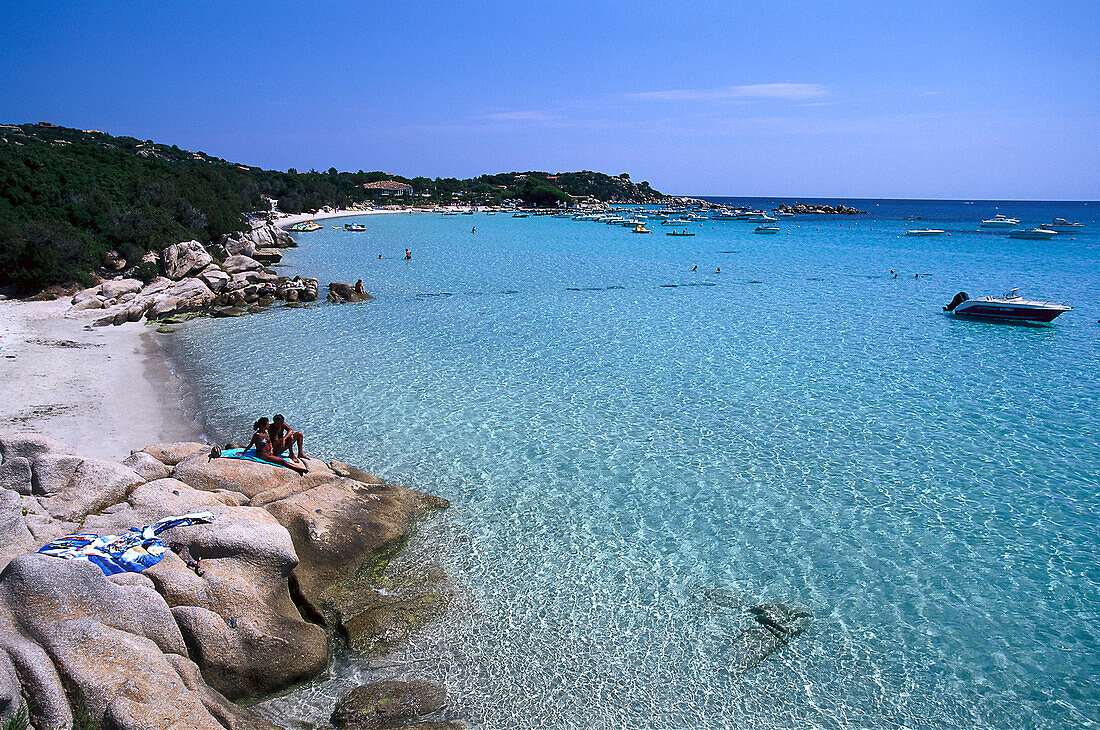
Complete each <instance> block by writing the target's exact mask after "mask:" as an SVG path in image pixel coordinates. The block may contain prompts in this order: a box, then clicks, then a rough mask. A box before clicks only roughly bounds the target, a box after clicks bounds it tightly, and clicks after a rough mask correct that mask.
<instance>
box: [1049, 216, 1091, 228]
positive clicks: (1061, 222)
mask: <svg viewBox="0 0 1100 730" xmlns="http://www.w3.org/2000/svg"><path fill="white" fill-rule="evenodd" d="M1084 227H1085V224H1084V223H1071V222H1070V221H1067V220H1066V219H1065V218H1055V219H1054V220H1053V221H1051V222H1050V223H1044V224H1043V228H1045V229H1047V230H1048V231H1076V230H1077V229H1078V228H1084Z"/></svg>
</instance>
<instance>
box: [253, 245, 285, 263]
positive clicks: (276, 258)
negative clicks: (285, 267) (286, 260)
mask: <svg viewBox="0 0 1100 730" xmlns="http://www.w3.org/2000/svg"><path fill="white" fill-rule="evenodd" d="M252 258H254V259H256V260H257V261H259V262H260V263H262V264H277V263H279V262H280V261H282V260H283V255H282V254H281V253H280V252H279V250H278V249H274V248H258V249H256V250H255V252H254V253H253V254H252Z"/></svg>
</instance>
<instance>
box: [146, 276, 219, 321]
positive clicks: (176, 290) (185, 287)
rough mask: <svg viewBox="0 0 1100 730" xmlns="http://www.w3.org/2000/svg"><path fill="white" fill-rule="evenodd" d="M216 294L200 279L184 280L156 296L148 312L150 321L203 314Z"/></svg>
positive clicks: (147, 315)
mask: <svg viewBox="0 0 1100 730" xmlns="http://www.w3.org/2000/svg"><path fill="white" fill-rule="evenodd" d="M214 296H215V295H214V292H212V291H210V287H208V286H207V285H206V284H204V283H203V282H202V281H201V280H200V279H183V280H182V281H178V282H176V283H175V284H173V285H172V286H170V287H168V288H167V289H165V290H164V291H163V292H161V293H160V294H158V295H157V296H156V299H155V300H154V301H153V304H152V306H150V307H149V309H148V311H147V312H146V317H148V318H149V319H162V318H164V317H170V316H172V315H173V314H189V313H191V312H201V311H202V310H204V309H205V308H206V307H208V306H209V305H210V303H211V302H213V301H214Z"/></svg>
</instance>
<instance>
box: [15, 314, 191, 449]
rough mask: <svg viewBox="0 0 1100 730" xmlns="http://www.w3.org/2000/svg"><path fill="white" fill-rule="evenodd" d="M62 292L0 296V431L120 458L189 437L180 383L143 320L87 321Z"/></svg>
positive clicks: (188, 417) (89, 318)
mask: <svg viewBox="0 0 1100 730" xmlns="http://www.w3.org/2000/svg"><path fill="white" fill-rule="evenodd" d="M97 314H98V313H97V312H96V311H95V310H91V311H83V312H79V311H78V312H71V313H70V312H69V301H68V298H61V299H58V300H55V301H52V302H24V301H18V300H5V301H0V333H2V334H0V372H2V373H3V375H2V381H3V384H4V387H3V388H0V433H8V434H11V433H37V434H40V435H43V436H49V437H51V438H55V439H57V440H59V441H62V442H64V443H66V444H68V445H69V446H71V447H72V448H73V451H74V452H75V453H78V454H82V455H88V456H93V455H94V456H96V457H97V458H101V459H114V460H120V459H123V458H125V457H127V456H129V454H130V451H131V450H132V449H140V448H143V447H144V446H146V445H147V444H150V443H157V442H165V441H195V440H198V438H199V436H200V434H201V427H200V425H199V424H198V422H197V420H196V419H195V418H194V417H193V416H191V415H189V414H187V413H185V412H184V409H183V407H182V406H181V396H182V393H183V392H184V387H185V384H184V383H183V382H182V381H181V380H180V379H179V378H178V377H177V376H176V375H175V374H174V373H173V372H172V369H171V367H170V365H169V362H168V360H167V358H166V357H165V355H164V353H162V352H161V351H160V347H159V346H158V345H157V343H156V341H155V339H154V338H156V337H158V336H162V335H157V334H156V333H154V332H153V331H152V330H151V329H150V328H149V327H147V326H146V325H142V324H139V323H136V322H134V323H129V324H125V325H122V326H120V327H92V326H91V323H92V322H93V321H94V319H95V318H96V316H97Z"/></svg>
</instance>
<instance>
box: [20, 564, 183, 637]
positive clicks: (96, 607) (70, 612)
mask: <svg viewBox="0 0 1100 730" xmlns="http://www.w3.org/2000/svg"><path fill="white" fill-rule="evenodd" d="M0 601H2V602H3V603H4V605H5V606H7V608H8V610H10V611H11V612H12V616H13V617H14V620H15V622H16V624H17V625H18V626H19V628H20V629H21V630H22V631H23V633H24V634H26V635H27V636H29V637H31V638H32V639H34V640H36V641H38V642H39V643H40V644H43V646H45V643H44V639H45V638H46V636H47V635H48V633H49V629H50V627H51V626H53V625H54V624H57V623H59V622H62V621H65V620H67V619H71V618H81V617H88V618H94V619H95V620H96V621H97V622H99V623H101V624H103V625H105V626H113V627H114V628H117V629H120V630H122V631H127V632H130V633H132V634H135V635H138V636H142V637H145V638H146V639H149V640H150V641H152V642H153V643H154V644H155V645H156V646H157V648H158V649H160V651H162V652H166V653H174V654H180V655H182V656H186V655H187V646H186V645H185V644H184V643H183V635H182V634H180V631H179V628H178V627H177V626H176V622H175V620H174V619H173V618H172V613H171V611H170V610H169V608H168V604H166V603H165V602H164V598H162V597H161V596H160V595H159V594H158V593H157V592H156V591H154V590H150V589H148V588H143V587H140V586H120V585H117V584H115V583H112V582H111V581H109V580H107V576H105V575H103V572H102V571H100V569H99V568H98V567H96V566H95V565H93V564H92V563H89V562H87V561H85V560H65V559H63V558H55V557H51V556H48V555H38V554H33V555H22V556H19V557H16V558H14V559H12V561H11V562H10V563H8V566H7V567H6V568H4V570H3V572H2V573H0Z"/></svg>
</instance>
